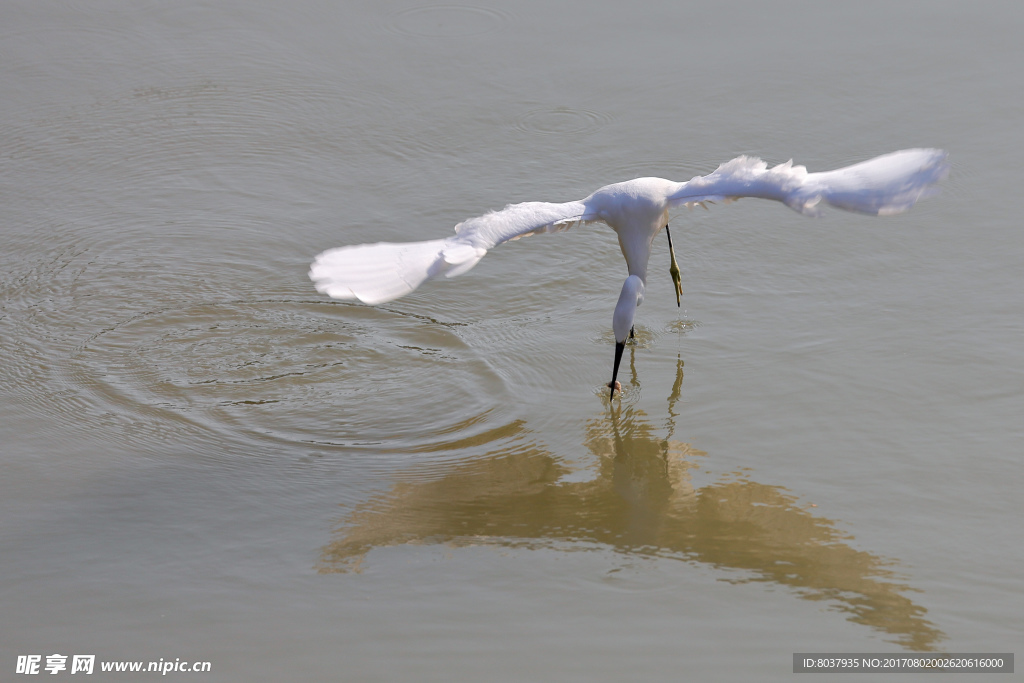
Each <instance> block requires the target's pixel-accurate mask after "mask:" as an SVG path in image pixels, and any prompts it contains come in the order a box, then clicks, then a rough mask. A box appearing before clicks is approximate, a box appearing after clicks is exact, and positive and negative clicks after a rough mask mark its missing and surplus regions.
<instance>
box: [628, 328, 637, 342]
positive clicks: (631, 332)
mask: <svg viewBox="0 0 1024 683" xmlns="http://www.w3.org/2000/svg"><path fill="white" fill-rule="evenodd" d="M635 330H636V328H635V327H631V328H629V338H630V339H636V331H635Z"/></svg>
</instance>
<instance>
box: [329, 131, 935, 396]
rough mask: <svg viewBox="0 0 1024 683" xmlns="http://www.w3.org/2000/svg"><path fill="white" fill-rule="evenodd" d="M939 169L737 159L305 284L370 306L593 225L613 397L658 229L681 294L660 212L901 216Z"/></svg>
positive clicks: (519, 217)
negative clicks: (748, 206) (602, 240)
mask: <svg viewBox="0 0 1024 683" xmlns="http://www.w3.org/2000/svg"><path fill="white" fill-rule="evenodd" d="M948 169H949V164H948V163H947V161H946V153H945V152H944V151H942V150H938V149H907V150H902V151H899V152H893V153H891V154H885V155H882V156H880V157H875V158H874V159H870V160H868V161H864V162H862V163H859V164H854V165H852V166H847V167H845V168H840V169H838V170H835V171H827V172H823V173H808V172H807V169H806V167H804V166H794V165H793V162H792V161H788V162H786V163H784V164H779V165H778V166H775V167H773V168H768V165H767V164H766V163H765V162H763V161H761V160H760V159H757V158H753V157H746V156H741V157H738V158H736V159H733V160H732V161H729V162H726V163H724V164H722V165H721V166H719V167H718V169H717V170H716V171H715V172H713V173H710V174H708V175H706V176H696V177H694V178H693V179H692V180H689V181H687V182H681V183H677V182H673V181H671V180H665V179H663V178H637V179H635V180H627V181H625V182H622V183H615V184H613V185H606V186H605V187H602V188H601V189H599V190H597V191H596V192H594V193H593V194H591V195H590V196H589V197H586V198H585V199H581V200H579V201H575V202H565V203H562V204H557V203H549V202H523V203H521V204H509V205H508V206H506V207H505V208H504V209H502V210H501V211H492V212H491V213H487V214H484V215H483V216H478V217H476V218H470V219H469V220H466V221H463V222H462V223H459V224H458V225H456V226H455V235H453V236H451V237H446V238H444V239H435V240H429V241H426V242H404V243H389V242H378V243H376V244H360V245H357V246H349V247H341V248H337V249H329V250H327V251H325V252H323V253H321V254H320V255H319V256H317V257H316V259H315V260H314V261H313V264H312V266H311V268H310V271H309V277H310V279H312V280H313V282H314V284H315V286H316V289H317V291H319V292H321V293H324V294H327V295H328V296H331V297H333V298H335V299H350V300H351V299H358V300H359V301H362V302H363V303H367V304H380V303H384V302H386V301H391V300H393V299H397V298H399V297H400V296H404V295H405V294H408V293H409V292H411V291H413V290H414V289H416V288H417V287H419V286H420V285H421V284H423V283H424V282H426V281H427V280H430V279H432V278H435V277H438V276H439V275H444V276H445V277H455V276H456V275H462V274H463V273H465V272H466V271H468V270H469V269H470V268H472V267H473V266H475V265H476V263H477V261H479V260H480V259H481V258H483V256H484V254H486V253H487V250H488V249H493V248H494V247H496V246H497V245H499V244H501V243H502V242H507V241H509V240H517V239H519V238H520V237H526V236H528V235H534V234H537V233H551V232H560V231H562V230H567V229H569V228H571V227H573V226H577V225H582V224H586V223H593V222H597V221H601V222H603V223H606V224H607V225H609V226H610V227H611V229H612V230H614V231H615V232H616V234H617V235H618V237H619V247H620V248H621V249H622V255H623V256H624V257H625V258H626V268H627V270H628V272H629V276H628V277H627V278H626V281H625V282H624V283H623V285H622V291H621V293H620V294H619V301H618V303H617V304H616V305H615V313H614V315H613V316H612V329H613V330H614V331H615V362H614V365H613V366H612V381H611V383H610V384H609V386H610V387H611V394H610V395H611V396H614V395H615V389H616V377H617V375H618V371H619V362H620V361H621V359H622V350H623V348H624V346H625V343H626V339H627V337H628V336H629V335H631V334H632V331H633V320H634V317H635V315H636V309H637V306H639V305H640V304H641V303H642V302H643V300H644V289H645V285H646V282H647V261H648V260H649V258H650V256H651V244H652V243H653V241H654V238H655V236H656V235H657V234H658V232H659V231H660V230H661V229H662V228H665V231H666V233H667V234H668V238H669V249H670V254H671V263H672V267H671V269H670V272H671V274H672V279H673V281H674V283H675V291H676V305H679V295H680V294H682V288H681V286H680V278H679V268H678V266H677V265H676V259H675V253H674V250H672V236H671V233H669V231H668V214H669V211H670V210H672V209H673V208H676V207H679V206H683V205H689V206H693V205H694V204H700V205H702V206H704V203H705V202H716V201H723V202H728V201H731V200H735V199H739V198H741V197H760V198H762V199H774V200H776V201H780V202H782V203H783V204H785V205H786V206H788V207H790V208H791V209H793V210H795V211H798V212H800V213H802V214H804V215H808V216H814V215H818V214H819V213H820V211H821V207H822V205H823V203H825V204H831V205H832V206H836V207H838V208H840V209H846V210H847V211H856V212H859V213H866V214H873V215H879V216H886V215H891V214H896V213H901V212H903V211H906V210H907V209H909V208H910V207H911V206H913V205H914V203H915V202H916V201H917V200H918V199H920V198H922V197H923V196H926V195H927V194H929V193H930V191H931V190H932V186H933V185H934V184H935V183H937V182H938V181H939V180H941V179H942V178H943V177H945V175H946V173H947V172H948ZM704 208H707V207H706V206H705V207H704Z"/></svg>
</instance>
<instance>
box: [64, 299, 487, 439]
mask: <svg viewBox="0 0 1024 683" xmlns="http://www.w3.org/2000/svg"><path fill="white" fill-rule="evenodd" d="M66 369H67V376H68V377H69V379H70V380H71V382H72V383H74V384H75V385H77V386H78V387H81V388H83V389H86V390H88V391H91V392H92V393H93V394H94V395H96V396H97V400H98V401H100V402H102V403H105V404H107V406H108V407H109V410H111V411H114V412H119V413H130V414H133V415H136V416H139V417H141V418H144V419H143V421H145V418H152V421H153V423H154V424H163V425H167V424H186V423H187V424H191V425H193V426H195V427H199V428H202V429H204V430H210V431H215V432H220V433H222V434H227V435H229V436H235V437H238V436H242V437H245V438H246V439H254V438H255V439H257V440H261V441H265V440H267V439H270V440H274V441H284V442H288V443H308V444H315V445H319V446H328V447H344V448H346V449H352V448H368V449H372V450H385V451H417V452H419V451H423V450H430V449H431V448H432V446H435V445H436V446H437V447H438V448H443V447H444V446H445V444H448V442H451V441H452V440H453V439H455V440H456V441H458V440H465V439H472V438H473V437H474V435H475V434H476V432H480V433H486V432H488V431H489V430H490V431H493V429H494V427H495V424H494V421H493V419H479V414H484V413H488V412H491V411H492V410H494V405H495V403H494V401H497V400H500V397H501V396H502V394H503V393H504V392H503V386H502V383H501V380H500V379H498V378H497V377H496V376H495V375H494V374H493V373H492V372H491V371H490V369H489V367H488V366H487V364H486V363H485V362H483V361H482V360H480V359H478V358H476V357H475V356H474V354H473V352H472V350H470V349H468V348H467V347H466V346H465V345H464V344H463V343H462V341H461V339H460V338H459V336H458V335H457V334H456V333H455V331H454V329H453V328H452V327H450V326H445V325H443V324H440V323H437V324H424V322H423V321H422V320H419V319H416V318H413V317H410V316H406V315H403V314H401V313H398V312H394V311H388V310H385V309H379V308H368V307H361V306H351V305H345V304H334V303H323V302H295V301H232V302H209V303H196V304H193V305H190V306H186V307H182V308H177V309H167V310H162V311H156V312H151V313H146V314H143V315H139V316H136V317H133V318H130V319H128V320H124V321H122V322H120V323H119V324H117V325H115V326H114V327H112V328H110V329H108V330H105V331H104V332H101V333H99V334H97V335H95V336H93V337H92V338H90V339H89V340H88V341H87V342H86V343H85V344H83V345H81V347H80V348H79V349H78V350H77V351H76V352H75V353H74V354H73V356H72V358H71V361H70V362H69V363H68V364H67V366H66ZM452 406H463V407H465V406H477V407H479V408H478V412H477V413H472V414H471V413H468V412H467V411H465V410H462V411H456V410H453V409H452ZM399 407H400V409H399ZM478 413H479V414H478ZM136 426H137V427H138V425H136ZM435 442H436V443H435Z"/></svg>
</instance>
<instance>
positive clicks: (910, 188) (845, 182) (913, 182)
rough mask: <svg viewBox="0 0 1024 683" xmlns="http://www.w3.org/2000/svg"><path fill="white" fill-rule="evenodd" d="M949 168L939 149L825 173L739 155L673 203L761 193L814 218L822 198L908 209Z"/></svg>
mask: <svg viewBox="0 0 1024 683" xmlns="http://www.w3.org/2000/svg"><path fill="white" fill-rule="evenodd" d="M948 172H949V162H948V161H947V160H946V153H945V152H944V151H942V150H940V149H905V150H901V151H899V152H893V153H891V154H884V155H882V156H880V157H875V158H874V159H869V160H868V161H864V162H861V163H859V164H854V165H853V166H847V167H845V168H840V169H837V170H835V171H827V172H824V173H808V172H807V168H806V167H804V166H794V165H793V162H792V161H787V162H786V163H784V164H779V165H778V166H775V167H773V168H768V164H766V163H765V162H763V161H761V160H760V159H758V158H756V157H746V156H742V157H738V158H736V159H733V160H732V161H729V162H726V163H724V164H722V165H721V166H719V167H718V169H717V170H716V171H715V172H714V173H711V174H709V175H706V176H697V177H695V178H694V179H693V180H690V181H689V182H686V183H680V186H679V189H677V190H676V191H675V192H674V193H672V194H671V195H669V205H670V206H679V205H680V204H689V203H697V202H702V201H716V200H729V199H738V198H740V197H760V198H762V199H774V200H776V201H780V202H782V203H783V204H785V205H786V206H788V207H790V208H791V209H793V210H795V211H799V212H800V213H802V214H805V215H809V216H815V215H818V214H819V213H820V212H821V202H822V201H824V202H826V203H828V204H831V205H832V206H836V207H838V208H840V209H846V210H847V211H857V212H859V213H868V214H872V215H881V216H885V215H890V214H895V213H901V212H903V211H906V210H907V209H909V208H910V207H911V206H913V205H914V203H915V202H916V201H917V200H919V199H921V198H922V197H925V196H928V195H929V194H931V193H933V192H934V188H933V186H934V185H935V183H937V182H938V181H940V180H942V179H943V178H944V177H945V176H946V174H947V173H948Z"/></svg>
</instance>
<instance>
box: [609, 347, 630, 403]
mask: <svg viewBox="0 0 1024 683" xmlns="http://www.w3.org/2000/svg"><path fill="white" fill-rule="evenodd" d="M625 348H626V342H624V341H620V342H615V365H613V366H612V381H611V383H610V384H609V385H608V386H609V387H610V388H611V393H609V394H608V398H614V397H615V385H616V384H618V382H616V381H615V378H616V377H618V376H619V363H621V362H622V350H623V349H625Z"/></svg>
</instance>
